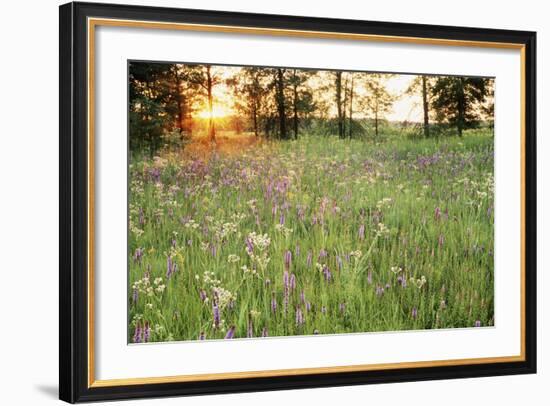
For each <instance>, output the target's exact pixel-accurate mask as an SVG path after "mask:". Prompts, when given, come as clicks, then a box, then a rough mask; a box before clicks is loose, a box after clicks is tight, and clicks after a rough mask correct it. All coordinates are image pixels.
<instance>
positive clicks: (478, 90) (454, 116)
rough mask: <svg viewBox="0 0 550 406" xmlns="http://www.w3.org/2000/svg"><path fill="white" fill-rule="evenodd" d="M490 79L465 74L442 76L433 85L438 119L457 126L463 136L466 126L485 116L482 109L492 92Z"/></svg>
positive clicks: (434, 105) (458, 131) (458, 132)
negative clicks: (464, 75) (465, 75)
mask: <svg viewBox="0 0 550 406" xmlns="http://www.w3.org/2000/svg"><path fill="white" fill-rule="evenodd" d="M489 82H490V80H489V79H486V78H472V77H463V76H459V77H457V76H442V77H439V78H437V80H436V81H435V84H434V86H433V89H432V91H433V107H434V108H435V110H436V114H437V118H438V121H440V122H448V123H449V124H451V125H453V126H456V129H457V134H458V136H459V137H461V136H462V132H463V130H464V129H465V128H468V127H471V126H473V125H475V124H476V123H477V122H479V120H480V119H481V118H482V117H483V112H482V109H481V106H482V104H483V103H484V102H485V100H486V98H487V96H488V95H489V93H490V87H489Z"/></svg>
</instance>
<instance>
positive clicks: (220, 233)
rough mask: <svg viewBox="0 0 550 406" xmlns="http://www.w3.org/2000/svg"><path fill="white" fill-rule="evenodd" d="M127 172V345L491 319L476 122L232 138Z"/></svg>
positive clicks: (487, 163) (489, 152)
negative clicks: (466, 126)
mask: <svg viewBox="0 0 550 406" xmlns="http://www.w3.org/2000/svg"><path fill="white" fill-rule="evenodd" d="M130 180H131V187H130V194H129V199H130V202H129V207H130V213H129V214H130V216H129V217H130V218H129V226H130V233H129V280H130V284H129V288H128V303H129V318H130V320H129V324H128V332H129V341H131V342H143V341H168V340H196V339H202V338H206V339H219V338H224V337H226V336H227V337H228V338H229V337H235V338H243V337H251V336H253V337H258V336H262V335H270V336H286V335H298V334H317V333H319V334H331V333H350V332H370V331H388V330H410V329H434V328H455V327H473V326H489V325H492V324H493V322H494V318H493V316H494V315H493V251H492V250H493V241H494V236H493V230H494V228H493V195H494V193H493V184H494V181H493V139H492V137H491V136H490V135H488V134H486V133H483V132H481V133H480V132H479V131H478V132H477V133H475V134H469V135H468V134H467V135H466V136H465V137H463V138H457V137H445V138H439V139H423V140H411V139H407V138H403V137H388V138H387V139H386V140H385V141H384V142H375V141H372V142H370V141H357V140H341V139H338V138H336V137H318V136H316V137H313V136H312V137H308V136H302V137H301V138H300V139H299V140H296V141H285V142H254V141H253V140H251V139H250V138H248V139H246V140H242V139H239V138H238V137H234V138H229V137H228V138H227V139H225V140H223V141H220V142H219V144H218V147H217V148H216V150H212V149H209V148H208V147H206V146H201V145H200V143H195V145H193V144H191V145H190V146H189V148H187V149H186V150H185V151H184V152H177V153H175V152H165V153H163V154H161V155H160V156H159V157H156V158H155V159H149V158H146V157H136V156H134V157H133V159H132V161H131V164H130ZM232 327H234V329H233V328H232Z"/></svg>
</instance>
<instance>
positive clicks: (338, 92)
mask: <svg viewBox="0 0 550 406" xmlns="http://www.w3.org/2000/svg"><path fill="white" fill-rule="evenodd" d="M334 88H335V98H336V113H337V114H338V116H337V120H338V136H339V137H340V138H344V119H345V118H344V100H343V99H342V71H335V72H334Z"/></svg>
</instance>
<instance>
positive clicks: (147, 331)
mask: <svg viewBox="0 0 550 406" xmlns="http://www.w3.org/2000/svg"><path fill="white" fill-rule="evenodd" d="M150 337H151V328H150V327H149V322H148V321H146V322H145V325H144V327H143V342H144V343H146V342H148V341H149V338H150Z"/></svg>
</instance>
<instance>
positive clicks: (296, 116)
mask: <svg viewBox="0 0 550 406" xmlns="http://www.w3.org/2000/svg"><path fill="white" fill-rule="evenodd" d="M314 74H315V72H314V71H308V70H301V69H293V70H292V76H291V77H290V79H289V81H288V82H289V86H290V88H291V89H292V127H293V132H294V138H295V139H298V127H299V121H300V116H303V115H306V114H308V113H311V112H312V111H314V109H315V104H314V102H313V92H312V91H311V89H309V88H308V86H306V83H307V81H308V80H309V78H310V77H312V76H313V75H314Z"/></svg>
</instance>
